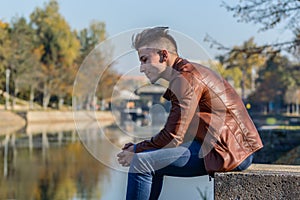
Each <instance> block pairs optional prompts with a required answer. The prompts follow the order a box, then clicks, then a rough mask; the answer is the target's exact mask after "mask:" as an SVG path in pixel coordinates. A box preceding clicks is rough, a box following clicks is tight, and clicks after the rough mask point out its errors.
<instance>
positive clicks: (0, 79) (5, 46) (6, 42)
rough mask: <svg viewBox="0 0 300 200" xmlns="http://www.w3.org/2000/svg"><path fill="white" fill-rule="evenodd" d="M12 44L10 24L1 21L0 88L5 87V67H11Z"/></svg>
mask: <svg viewBox="0 0 300 200" xmlns="http://www.w3.org/2000/svg"><path fill="white" fill-rule="evenodd" d="M10 45H11V41H10V38H9V24H8V23H5V22H2V21H0V90H4V88H5V69H7V68H8V67H9V63H8V58H9V57H10V56H11V54H12V53H11V48H10Z"/></svg>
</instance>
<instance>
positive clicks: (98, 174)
mask: <svg viewBox="0 0 300 200" xmlns="http://www.w3.org/2000/svg"><path fill="white" fill-rule="evenodd" d="M63 134H64V135H65V134H72V133H71V132H70V133H63ZM56 135H57V136H58V135H59V134H52V136H53V137H51V136H50V137H48V138H49V146H48V147H47V146H43V145H37V144H38V143H36V145H35V142H36V141H37V140H39V139H40V138H41V137H42V136H41V134H39V135H34V136H33V143H34V145H33V148H32V149H31V148H28V146H27V147H26V145H25V146H24V145H21V144H22V143H19V145H18V143H14V144H15V145H12V142H10V143H9V144H8V146H6V147H5V145H3V144H4V142H3V141H4V139H5V138H3V136H1V138H0V142H1V143H2V145H1V150H0V151H1V157H0V170H1V171H0V199H37V200H48V199H49V200H62V199H64V200H68V199H101V194H102V191H101V188H100V187H98V185H99V182H100V181H101V179H103V180H107V179H109V177H108V176H109V172H108V171H109V170H107V168H105V166H103V165H102V164H101V163H100V162H98V161H97V160H95V159H94V158H93V157H92V156H91V155H90V154H89V153H88V152H87V151H86V149H85V148H84V147H83V146H82V144H81V143H80V142H79V141H78V140H75V141H67V140H63V141H64V142H63V144H60V145H59V144H58V142H57V141H56V140H55V139H54V138H55V137H56ZM51 138H52V139H51ZM20 140H22V139H19V140H16V141H20ZM25 147H26V148H25ZM5 148H7V149H6V150H5ZM5 155H7V156H6V157H5ZM5 163H7V166H5V165H6V164H5ZM2 172H3V173H2Z"/></svg>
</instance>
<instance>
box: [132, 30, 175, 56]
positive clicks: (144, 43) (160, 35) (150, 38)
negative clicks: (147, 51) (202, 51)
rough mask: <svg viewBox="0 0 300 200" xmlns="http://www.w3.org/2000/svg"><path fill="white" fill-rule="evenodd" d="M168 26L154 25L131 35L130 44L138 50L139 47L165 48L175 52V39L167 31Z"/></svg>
mask: <svg viewBox="0 0 300 200" xmlns="http://www.w3.org/2000/svg"><path fill="white" fill-rule="evenodd" d="M168 29H169V27H154V28H148V29H145V30H143V31H142V32H140V33H137V34H134V35H133V36H132V46H133V47H134V48H135V49H136V50H138V49H139V48H141V47H150V48H151V46H152V47H153V48H157V49H166V50H168V51H170V52H172V53H176V54H177V44H176V41H175V39H174V38H173V37H172V36H171V35H170V34H169V33H168Z"/></svg>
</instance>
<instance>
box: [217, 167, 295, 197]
mask: <svg viewBox="0 0 300 200" xmlns="http://www.w3.org/2000/svg"><path fill="white" fill-rule="evenodd" d="M214 196H215V200H224V199H226V200H231V199H232V200H242V199H268V200H269V199H282V200H294V199H300V166H293V165H266V164H253V165H251V166H250V167H249V169H247V170H245V171H243V172H226V173H216V174H215V178H214Z"/></svg>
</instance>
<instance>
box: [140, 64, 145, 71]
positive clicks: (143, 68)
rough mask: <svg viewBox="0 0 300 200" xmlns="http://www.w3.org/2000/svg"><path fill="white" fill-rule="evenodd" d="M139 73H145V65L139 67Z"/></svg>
mask: <svg viewBox="0 0 300 200" xmlns="http://www.w3.org/2000/svg"><path fill="white" fill-rule="evenodd" d="M140 72H141V73H143V72H145V65H143V64H141V65H140Z"/></svg>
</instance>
